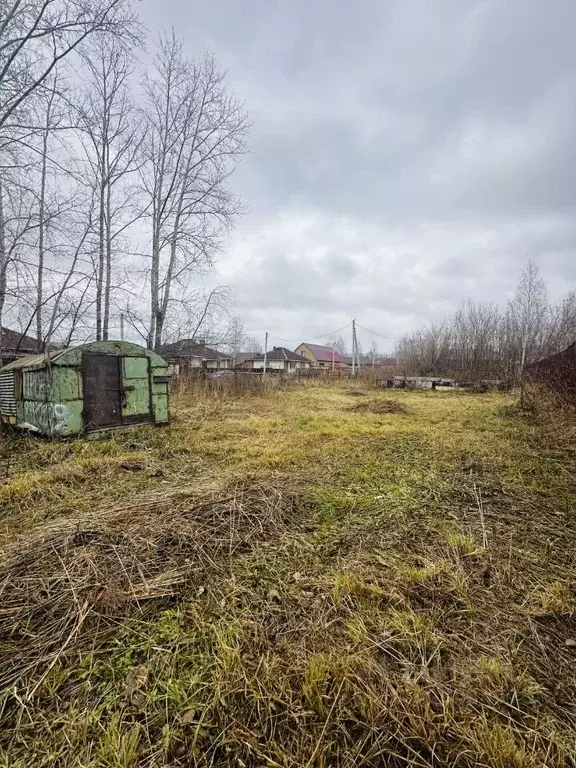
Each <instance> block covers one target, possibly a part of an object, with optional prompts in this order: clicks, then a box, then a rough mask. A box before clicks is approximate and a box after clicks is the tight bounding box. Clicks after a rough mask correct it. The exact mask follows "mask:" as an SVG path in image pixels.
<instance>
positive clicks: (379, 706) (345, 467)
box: [0, 385, 576, 768]
mask: <svg viewBox="0 0 576 768" xmlns="http://www.w3.org/2000/svg"><path fill="white" fill-rule="evenodd" d="M172 410H173V423H172V425H171V427H170V428H169V429H142V430H139V431H137V432H134V433H131V434H129V435H122V436H119V435H116V436H112V437H111V438H110V439H108V440H105V441H100V442H94V443H91V442H87V441H82V440H78V441H73V442H64V443H55V442H54V443H52V442H42V441H38V440H33V439H30V438H26V437H21V436H20V437H18V436H16V437H14V436H12V437H4V438H3V442H2V443H1V448H0V480H1V481H2V482H1V484H0V547H1V549H2V562H3V564H2V566H1V567H0V584H1V585H2V586H1V590H2V598H1V601H0V622H1V626H0V689H1V692H2V693H1V699H0V708H1V709H0V711H1V713H2V718H1V723H2V725H1V728H2V734H1V742H0V744H1V747H0V766H6V767H7V766H10V768H35V767H36V766H56V767H57V768H72V767H73V766H74V768H136V766H149V767H150V768H159V767H160V766H236V767H239V768H242V766H246V767H247V768H250V767H251V766H267V767H268V768H278V766H282V768H289V767H292V766H294V768H296V767H298V768H312V766H315V767H316V768H321V767H322V768H328V766H342V767H348V766H350V767H352V766H383V765H391V766H406V765H413V766H462V767H471V766H496V767H497V768H520V767H521V766H534V767H536V766H550V767H552V766H554V767H556V766H558V768H560V766H565V765H574V764H576V763H575V761H574V755H575V754H576V705H575V700H574V683H575V682H576V672H575V671H574V670H575V661H576V621H575V618H574V614H575V612H576V573H575V567H574V566H575V542H576V537H575V531H576V504H575V501H576V478H575V472H574V470H575V468H576V456H575V451H574V439H573V438H574V432H573V431H572V432H571V433H569V434H568V433H567V432H566V429H567V426H566V424H565V423H563V424H562V425H561V426H560V428H559V429H557V427H555V428H554V429H551V427H550V422H549V421H546V422H543V421H542V419H540V418H539V417H535V416H534V415H531V414H526V413H523V412H519V411H518V410H517V409H516V408H515V407H514V406H513V402H512V399H511V398H509V397H507V396H504V395H500V394H494V395H471V394H462V393H450V392H438V393H431V392H429V393H427V392H411V393H409V392H387V393H383V392H375V391H368V390H366V391H365V392H362V391H361V390H360V389H358V388H356V389H354V388H350V387H349V386H348V385H345V386H334V387H328V386H317V387H315V386H310V387H307V388H304V387H303V388H298V389H292V390H284V391H281V392H276V393H271V394H270V395H267V396H265V397H260V398H244V399H236V400H217V399H208V398H202V399H200V400H197V399H194V398H192V397H191V396H188V397H186V396H181V397H179V398H175V400H174V402H173V409H172ZM561 434H562V435H563V436H564V439H560V435H561ZM567 434H568V437H566V435H567Z"/></svg>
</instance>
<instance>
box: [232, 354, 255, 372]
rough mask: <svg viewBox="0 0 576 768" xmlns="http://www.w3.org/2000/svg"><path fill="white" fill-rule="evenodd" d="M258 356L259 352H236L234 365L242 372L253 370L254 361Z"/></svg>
mask: <svg viewBox="0 0 576 768" xmlns="http://www.w3.org/2000/svg"><path fill="white" fill-rule="evenodd" d="M257 354H258V353H257V352H236V354H235V355H234V365H235V366H236V368H241V369H242V370H245V369H246V368H252V360H253V359H254V358H255V357H256V355H257Z"/></svg>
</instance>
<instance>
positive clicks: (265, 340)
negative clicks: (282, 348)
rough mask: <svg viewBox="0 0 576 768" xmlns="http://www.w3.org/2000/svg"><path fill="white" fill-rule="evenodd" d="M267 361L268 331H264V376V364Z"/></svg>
mask: <svg viewBox="0 0 576 768" xmlns="http://www.w3.org/2000/svg"><path fill="white" fill-rule="evenodd" d="M267 362H268V331H266V336H265V338H264V373H263V374H262V375H263V376H266V365H267Z"/></svg>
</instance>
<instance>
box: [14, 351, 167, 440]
mask: <svg viewBox="0 0 576 768" xmlns="http://www.w3.org/2000/svg"><path fill="white" fill-rule="evenodd" d="M169 381H170V377H169V376H168V366H167V363H166V362H165V361H164V360H163V359H162V358H161V357H160V356H159V355H157V354H156V353H155V352H152V351H151V350H149V349H145V348H144V347H140V346H139V345H138V344H131V343H130V342H126V341H96V342H92V343H90V344H83V345H82V346H79V347H72V348H70V349H59V350H57V351H55V352H48V353H46V354H42V355H35V356H33V357H23V358H20V359H19V360H14V361H13V362H12V363H8V365H5V366H4V367H3V368H0V420H2V421H3V422H5V423H9V424H14V425H15V426H17V427H20V428H22V429H27V430H30V431H32V432H36V433H39V434H42V435H46V436H48V437H67V436H69V435H78V434H81V433H84V432H88V433H94V432H98V431H102V430H108V429H120V428H123V427H132V426H134V425H137V424H166V423H167V422H168V383H169Z"/></svg>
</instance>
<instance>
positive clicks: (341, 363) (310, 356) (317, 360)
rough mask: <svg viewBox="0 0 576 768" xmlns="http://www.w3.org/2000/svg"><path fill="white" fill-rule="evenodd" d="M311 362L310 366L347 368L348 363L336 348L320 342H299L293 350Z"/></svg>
mask: <svg viewBox="0 0 576 768" xmlns="http://www.w3.org/2000/svg"><path fill="white" fill-rule="evenodd" d="M294 351H295V352H296V354H298V355H302V356H303V357H305V358H306V359H307V360H309V361H310V363H311V364H312V368H326V369H327V368H332V367H334V368H337V369H342V368H346V369H347V368H348V363H347V362H346V360H345V359H344V357H343V356H342V355H341V354H340V352H338V351H337V350H335V349H333V348H332V347H324V346H322V345H320V344H300V346H299V347H296V349H295V350H294Z"/></svg>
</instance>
